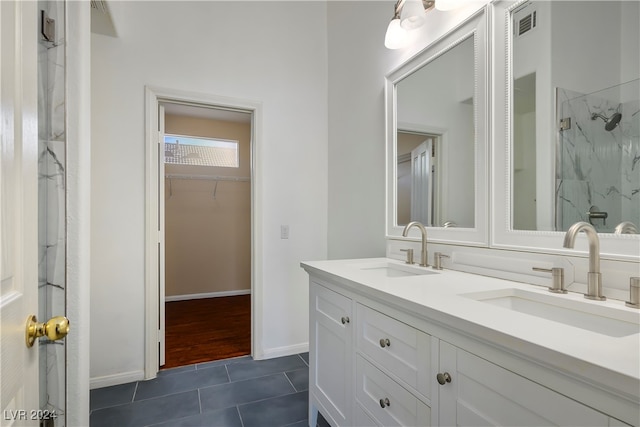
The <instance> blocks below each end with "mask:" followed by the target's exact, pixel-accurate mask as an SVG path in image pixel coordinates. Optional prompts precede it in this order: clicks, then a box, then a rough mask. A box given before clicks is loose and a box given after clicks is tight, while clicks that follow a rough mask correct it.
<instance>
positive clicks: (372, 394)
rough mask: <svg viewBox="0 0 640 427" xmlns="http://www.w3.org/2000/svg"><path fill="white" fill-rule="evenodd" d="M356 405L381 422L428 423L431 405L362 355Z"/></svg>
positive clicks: (357, 382)
mask: <svg viewBox="0 0 640 427" xmlns="http://www.w3.org/2000/svg"><path fill="white" fill-rule="evenodd" d="M356 401H357V403H356V406H358V405H362V407H363V408H365V409H366V410H367V411H368V412H369V413H370V414H371V415H372V416H373V418H374V419H375V421H376V423H377V424H378V425H380V426H385V427H387V426H428V425H430V420H431V409H430V408H429V407H428V406H427V405H426V404H425V403H424V402H422V401H421V400H420V399H418V398H417V397H416V396H414V395H413V394H412V393H411V392H409V391H408V390H407V389H405V388H404V387H402V386H401V385H400V384H398V383H397V382H396V381H394V380H393V379H391V378H390V377H389V376H387V375H386V374H384V373H383V372H382V371H381V370H380V369H378V368H376V367H375V366H373V365H372V364H371V363H369V362H368V361H367V360H365V359H364V358H363V357H362V356H361V355H358V356H357V360H356Z"/></svg>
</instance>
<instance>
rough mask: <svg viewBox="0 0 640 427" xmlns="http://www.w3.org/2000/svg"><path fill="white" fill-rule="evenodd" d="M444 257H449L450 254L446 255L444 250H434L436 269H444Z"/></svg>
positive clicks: (434, 266) (434, 265)
mask: <svg viewBox="0 0 640 427" xmlns="http://www.w3.org/2000/svg"><path fill="white" fill-rule="evenodd" d="M442 258H449V255H445V254H443V253H442V252H434V254H433V269H434V270H442Z"/></svg>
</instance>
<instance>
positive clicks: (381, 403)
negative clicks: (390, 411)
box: [380, 397, 391, 408]
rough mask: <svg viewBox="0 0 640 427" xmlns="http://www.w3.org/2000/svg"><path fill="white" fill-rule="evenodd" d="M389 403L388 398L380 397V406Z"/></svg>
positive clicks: (382, 406)
mask: <svg viewBox="0 0 640 427" xmlns="http://www.w3.org/2000/svg"><path fill="white" fill-rule="evenodd" d="M389 405H391V402H389V398H388V397H385V398H384V399H380V407H381V408H384V407H387V406H389Z"/></svg>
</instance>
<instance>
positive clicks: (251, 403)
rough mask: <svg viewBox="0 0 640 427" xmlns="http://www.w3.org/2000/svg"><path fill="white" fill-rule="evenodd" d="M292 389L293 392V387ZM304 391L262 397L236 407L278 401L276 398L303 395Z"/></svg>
mask: <svg viewBox="0 0 640 427" xmlns="http://www.w3.org/2000/svg"><path fill="white" fill-rule="evenodd" d="M293 389H294V390H295V387H294V388H293ZM306 391H307V390H302V391H293V392H292V393H285V394H279V395H277V396H270V397H264V398H262V399H258V400H252V401H251V402H245V403H240V404H238V405H237V406H238V407H240V406H245V405H253V404H254V403H258V402H264V401H265V400H269V399H278V398H281V397H285V396H291V395H292V394H298V393H304V392H306Z"/></svg>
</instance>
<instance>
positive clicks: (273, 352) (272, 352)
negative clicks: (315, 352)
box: [253, 342, 309, 360]
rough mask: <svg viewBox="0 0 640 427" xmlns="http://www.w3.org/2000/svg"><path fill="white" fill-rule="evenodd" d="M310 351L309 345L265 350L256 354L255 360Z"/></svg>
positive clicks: (303, 344)
mask: <svg viewBox="0 0 640 427" xmlns="http://www.w3.org/2000/svg"><path fill="white" fill-rule="evenodd" d="M308 351H309V343H308V342H305V343H302V344H296V345H290V346H286V347H276V348H269V349H263V350H262V351H261V352H256V353H255V354H254V355H253V358H254V359H256V360H265V359H273V358H276V357H282V356H291V355H293V354H300V353H306V352H308Z"/></svg>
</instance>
